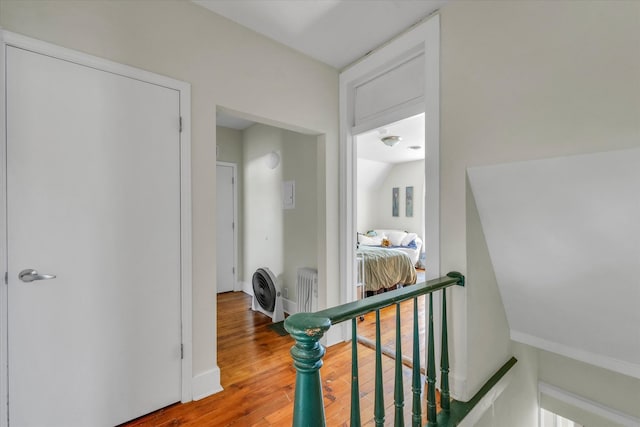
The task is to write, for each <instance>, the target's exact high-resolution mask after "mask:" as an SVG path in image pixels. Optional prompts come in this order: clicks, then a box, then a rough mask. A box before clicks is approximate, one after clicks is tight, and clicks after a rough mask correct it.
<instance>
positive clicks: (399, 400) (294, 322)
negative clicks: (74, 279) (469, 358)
mask: <svg viewBox="0 0 640 427" xmlns="http://www.w3.org/2000/svg"><path fill="white" fill-rule="evenodd" d="M454 285H458V286H464V276H463V275H462V274H460V273H457V272H452V273H449V274H447V276H446V277H441V278H439V279H434V280H430V281H428V282H426V283H420V284H416V285H411V286H407V287H404V288H400V289H396V290H394V291H390V292H386V293H384V294H379V295H375V296H372V297H368V298H365V299H362V300H359V301H354V302H351V303H347V304H343V305H340V306H337V307H332V308H329V309H326V310H322V311H318V312H316V313H297V314H294V315H292V316H290V317H288V318H287V319H286V320H285V323H284V324H285V329H286V330H287V331H288V332H289V333H290V334H291V336H292V337H293V338H294V339H295V341H296V343H295V345H294V346H293V347H292V349H291V356H292V358H293V360H294V366H295V368H296V371H297V372H296V390H295V398H294V407H293V426H294V427H303V426H304V427H316V426H325V425H326V423H325V416H324V404H323V400H322V383H321V381H320V367H321V366H322V357H323V356H324V353H325V349H324V347H323V346H322V345H321V344H320V339H321V338H322V336H323V335H324V333H325V332H326V331H327V330H328V329H329V328H330V327H331V326H333V325H336V324H338V323H341V322H344V321H347V320H351V322H352V334H353V335H352V344H351V345H352V382H351V418H350V419H351V421H350V425H351V426H352V427H357V426H360V425H361V414H360V399H359V384H358V349H357V346H358V339H357V320H356V319H358V318H359V317H360V316H364V315H365V314H367V313H370V312H374V311H375V313H376V345H375V347H376V348H375V351H376V353H375V366H376V368H375V394H374V402H375V403H374V414H373V418H374V422H375V425H376V426H384V422H385V413H384V398H383V383H382V348H381V346H382V345H381V342H380V309H382V308H385V307H388V306H391V305H394V304H395V306H396V348H395V385H394V426H404V413H403V409H404V393H403V381H402V346H401V338H402V337H401V330H400V323H401V319H400V303H401V302H403V301H407V300H410V299H413V312H414V316H413V358H412V362H413V368H412V369H413V371H412V381H411V391H412V400H413V401H412V416H411V425H412V426H414V427H417V426H420V425H421V422H422V413H421V407H422V406H421V379H420V342H419V339H420V336H419V326H418V297H420V296H422V295H428V296H429V321H428V330H429V333H428V343H427V347H428V349H427V360H428V362H427V425H428V426H437V425H446V424H443V423H442V422H441V423H440V424H438V420H439V419H442V416H443V415H444V416H445V417H446V419H447V420H448V419H450V418H452V417H451V416H450V414H449V412H450V405H449V377H448V376H449V355H448V342H447V340H448V333H447V309H446V304H447V302H446V301H447V300H446V292H444V290H445V289H446V288H448V287H450V286H454ZM440 290H443V292H442V295H443V297H442V343H441V346H442V352H441V354H442V357H441V363H440V364H441V369H440V371H441V380H440V384H441V390H440V394H441V408H442V411H441V413H440V414H436V367H435V356H434V354H435V343H434V338H433V337H434V334H433V293H434V292H436V291H440ZM467 412H468V411H467Z"/></svg>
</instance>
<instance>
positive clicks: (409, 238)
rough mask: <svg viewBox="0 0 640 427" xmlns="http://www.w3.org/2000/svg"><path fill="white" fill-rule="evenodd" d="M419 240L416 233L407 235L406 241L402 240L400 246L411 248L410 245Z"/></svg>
mask: <svg viewBox="0 0 640 427" xmlns="http://www.w3.org/2000/svg"><path fill="white" fill-rule="evenodd" d="M417 238H418V235H417V234H416V233H407V235H406V236H404V239H402V243H401V244H400V246H409V243H411V242H413V241H414V240H416V239H417Z"/></svg>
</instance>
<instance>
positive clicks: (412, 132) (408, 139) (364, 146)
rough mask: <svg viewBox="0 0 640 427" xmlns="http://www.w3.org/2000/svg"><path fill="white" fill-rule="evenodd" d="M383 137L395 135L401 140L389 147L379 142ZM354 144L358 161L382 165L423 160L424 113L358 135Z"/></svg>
mask: <svg viewBox="0 0 640 427" xmlns="http://www.w3.org/2000/svg"><path fill="white" fill-rule="evenodd" d="M385 135H387V136H389V135H397V136H399V137H401V138H402V140H401V141H400V142H399V143H398V144H397V145H395V146H393V147H389V146H387V145H385V144H383V143H382V141H381V140H380V138H381V137H382V136H385ZM356 144H357V157H358V158H359V159H367V160H375V161H378V162H384V163H404V162H411V161H414V160H421V159H424V145H425V144H424V113H422V114H418V115H417V116H413V117H409V118H407V119H404V120H401V121H399V122H396V123H393V124H390V125H388V126H383V127H381V128H377V129H374V130H372V131H370V132H367V133H363V134H360V135H358V136H357V137H356ZM409 147H420V148H419V149H411V148H409Z"/></svg>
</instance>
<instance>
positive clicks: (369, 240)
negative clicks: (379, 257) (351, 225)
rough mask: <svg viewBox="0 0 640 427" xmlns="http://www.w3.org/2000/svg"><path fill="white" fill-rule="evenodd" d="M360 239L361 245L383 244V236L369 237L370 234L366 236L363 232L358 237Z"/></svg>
mask: <svg viewBox="0 0 640 427" xmlns="http://www.w3.org/2000/svg"><path fill="white" fill-rule="evenodd" d="M358 241H359V242H360V244H361V245H364V246H380V245H381V244H382V237H381V236H375V237H369V236H365V235H364V234H361V235H360V236H359V237H358Z"/></svg>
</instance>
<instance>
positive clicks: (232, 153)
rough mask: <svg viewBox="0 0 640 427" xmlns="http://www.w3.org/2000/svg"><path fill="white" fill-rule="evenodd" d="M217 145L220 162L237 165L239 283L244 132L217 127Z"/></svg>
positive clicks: (239, 271) (238, 276)
mask: <svg viewBox="0 0 640 427" xmlns="http://www.w3.org/2000/svg"><path fill="white" fill-rule="evenodd" d="M216 144H217V146H218V158H217V160H218V161H221V162H228V163H235V165H236V195H237V197H238V199H237V200H236V204H237V206H238V212H236V216H237V218H238V224H236V233H237V234H238V247H237V248H236V250H237V252H238V261H237V262H238V265H237V270H236V281H237V282H238V283H240V282H242V281H244V280H245V279H244V276H243V268H244V260H243V257H242V254H243V252H244V249H243V248H244V230H243V228H244V227H243V226H242V221H243V217H244V200H243V199H244V190H243V187H244V178H243V173H244V169H243V166H242V163H243V160H242V159H243V157H242V132H241V131H239V130H236V129H230V128H226V127H222V126H217V127H216Z"/></svg>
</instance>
